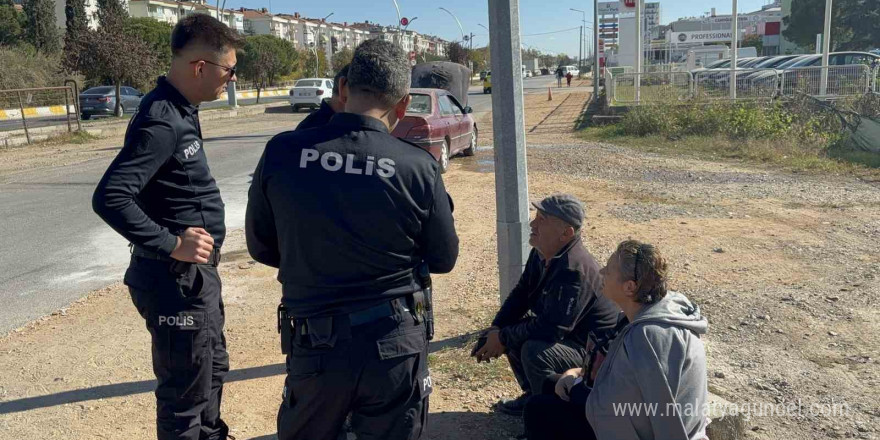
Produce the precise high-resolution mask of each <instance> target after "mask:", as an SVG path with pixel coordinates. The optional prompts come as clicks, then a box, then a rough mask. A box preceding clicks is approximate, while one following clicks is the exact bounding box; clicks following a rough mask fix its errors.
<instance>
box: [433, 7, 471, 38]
mask: <svg viewBox="0 0 880 440" xmlns="http://www.w3.org/2000/svg"><path fill="white" fill-rule="evenodd" d="M439 9H442V10H444V11H446V13H447V14H449V15H451V16H452V18H453V19H455V22H456V23H457V24H458V30H459V31H461V41H462V43H463V42H464V41H465V38H464V28H463V27H461V22H460V21H458V17H456V16H455V14H453V13H452V12H451V11H449V9H446V8H444V7H442V6H441V7H440V8H439Z"/></svg>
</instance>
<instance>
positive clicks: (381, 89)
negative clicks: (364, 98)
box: [346, 40, 412, 108]
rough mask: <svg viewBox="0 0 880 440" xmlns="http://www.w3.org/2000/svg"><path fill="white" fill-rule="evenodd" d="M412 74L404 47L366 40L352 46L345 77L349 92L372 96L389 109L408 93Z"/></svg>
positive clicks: (381, 41) (382, 41)
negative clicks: (353, 47) (353, 48)
mask: <svg viewBox="0 0 880 440" xmlns="http://www.w3.org/2000/svg"><path fill="white" fill-rule="evenodd" d="M411 75H412V69H411V68H410V65H409V60H408V59H407V57H406V54H405V53H404V52H403V49H401V48H400V47H399V46H397V45H395V44H393V43H391V42H390V41H384V40H367V41H364V42H363V43H361V45H360V46H358V47H357V49H355V51H354V57H353V58H352V60H351V64H350V67H349V70H348V77H347V78H346V79H347V80H348V89H349V90H350V91H351V94H352V95H357V94H368V95H372V96H373V97H374V98H375V99H376V100H378V101H379V102H380V103H382V104H383V105H384V106H385V108H391V107H393V106H394V105H395V104H397V102H398V101H400V100H401V99H402V98H403V97H404V96H406V95H407V93H409V85H410V77H411Z"/></svg>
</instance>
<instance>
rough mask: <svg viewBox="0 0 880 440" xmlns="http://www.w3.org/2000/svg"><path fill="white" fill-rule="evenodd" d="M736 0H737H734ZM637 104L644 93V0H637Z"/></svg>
mask: <svg viewBox="0 0 880 440" xmlns="http://www.w3.org/2000/svg"><path fill="white" fill-rule="evenodd" d="M733 1H736V0H733ZM635 67H636V81H635V83H636V104H638V102H639V99H640V98H641V93H642V0H636V66H635Z"/></svg>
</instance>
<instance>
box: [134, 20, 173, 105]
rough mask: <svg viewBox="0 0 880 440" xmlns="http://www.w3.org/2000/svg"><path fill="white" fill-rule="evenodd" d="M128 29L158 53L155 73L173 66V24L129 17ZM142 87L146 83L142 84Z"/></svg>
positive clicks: (165, 70)
mask: <svg viewBox="0 0 880 440" xmlns="http://www.w3.org/2000/svg"><path fill="white" fill-rule="evenodd" d="M126 29H127V30H128V32H130V33H131V35H133V36H134V37H135V38H137V39H139V40H141V41H143V42H145V43H147V45H148V46H150V47H151V48H152V49H153V54H155V55H156V66H155V69H153V72H154V73H162V72H167V71H168V69H170V68H171V30H172V29H173V26H171V25H170V24H168V23H165V22H162V21H158V20H156V19H154V18H149V17H141V18H129V19H128V20H127V21H126ZM140 86H141V87H143V86H144V84H140ZM144 88H145V87H144Z"/></svg>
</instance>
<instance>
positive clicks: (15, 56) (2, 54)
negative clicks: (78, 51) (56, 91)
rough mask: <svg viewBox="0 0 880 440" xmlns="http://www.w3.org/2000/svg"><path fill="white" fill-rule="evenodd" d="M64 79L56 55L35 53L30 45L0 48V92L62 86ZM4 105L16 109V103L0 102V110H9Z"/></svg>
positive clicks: (0, 97)
mask: <svg viewBox="0 0 880 440" xmlns="http://www.w3.org/2000/svg"><path fill="white" fill-rule="evenodd" d="M65 79H66V78H65V76H64V74H63V73H62V69H60V66H59V60H58V55H57V54H49V53H45V52H37V51H36V50H35V49H34V48H33V47H31V46H30V45H21V46H0V90H8V89H25V88H30V87H56V86H62V85H64V80H65ZM9 97H13V98H14V97H15V95H9V96H6V98H9ZM2 98H3V96H0V99H2ZM12 104H14V105H12ZM4 105H12V107H18V102H17V101H16V102H14V103H9V102H6V103H3V102H0V108H9V107H5V106H4Z"/></svg>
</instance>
